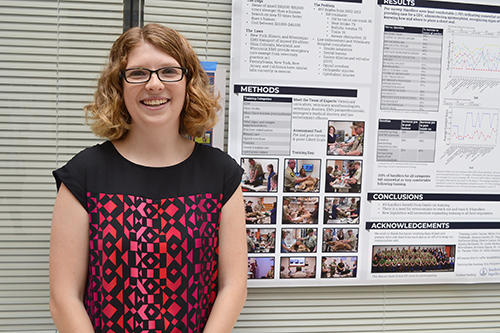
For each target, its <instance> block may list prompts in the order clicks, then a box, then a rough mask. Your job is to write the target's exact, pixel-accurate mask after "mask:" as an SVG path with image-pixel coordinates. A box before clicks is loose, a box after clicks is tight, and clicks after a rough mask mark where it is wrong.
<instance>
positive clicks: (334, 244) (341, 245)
mask: <svg viewBox="0 0 500 333" xmlns="http://www.w3.org/2000/svg"><path fill="white" fill-rule="evenodd" d="M358 234H359V229H358V228H336V229H329V228H327V229H324V230H323V252H357V251H358Z"/></svg>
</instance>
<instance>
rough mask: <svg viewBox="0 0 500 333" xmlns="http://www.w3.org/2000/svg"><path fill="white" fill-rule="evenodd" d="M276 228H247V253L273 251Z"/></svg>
mask: <svg viewBox="0 0 500 333" xmlns="http://www.w3.org/2000/svg"><path fill="white" fill-rule="evenodd" d="M275 243H276V229H261V228H247V251H248V253H274V248H275Z"/></svg>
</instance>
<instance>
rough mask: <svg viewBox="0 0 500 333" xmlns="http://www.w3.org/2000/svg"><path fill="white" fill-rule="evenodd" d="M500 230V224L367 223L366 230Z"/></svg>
mask: <svg viewBox="0 0 500 333" xmlns="http://www.w3.org/2000/svg"><path fill="white" fill-rule="evenodd" d="M375 229H379V230H400V229H410V230H416V229H422V230H436V229H445V230H450V229H500V222H366V230H375Z"/></svg>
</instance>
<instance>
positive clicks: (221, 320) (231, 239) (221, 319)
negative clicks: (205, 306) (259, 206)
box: [203, 187, 248, 333]
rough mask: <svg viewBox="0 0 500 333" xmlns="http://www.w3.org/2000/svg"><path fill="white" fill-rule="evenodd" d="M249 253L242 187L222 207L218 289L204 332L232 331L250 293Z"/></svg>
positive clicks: (222, 332) (220, 332)
mask: <svg viewBox="0 0 500 333" xmlns="http://www.w3.org/2000/svg"><path fill="white" fill-rule="evenodd" d="M247 268H248V255H247V247H246V236H245V213H244V209H243V194H242V192H241V187H239V188H238V189H237V190H236V192H235V193H234V194H233V196H232V197H231V198H230V199H229V201H228V202H226V204H225V205H224V207H222V212H221V218H220V227H219V278H218V280H219V281H218V283H219V292H218V294H217V298H216V299H215V303H214V307H213V308H212V312H211V313H210V317H209V318H208V321H207V325H206V327H205V329H204V331H203V332H204V333H225V332H227V333H230V332H231V331H232V329H233V326H234V324H235V323H236V320H237V319H238V316H239V314H240V312H241V309H242V308H243V305H244V304H245V300H246V296H247Z"/></svg>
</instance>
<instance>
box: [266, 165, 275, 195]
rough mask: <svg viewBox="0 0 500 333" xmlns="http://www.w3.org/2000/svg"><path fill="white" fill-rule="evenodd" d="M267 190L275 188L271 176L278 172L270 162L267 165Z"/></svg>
mask: <svg viewBox="0 0 500 333" xmlns="http://www.w3.org/2000/svg"><path fill="white" fill-rule="evenodd" d="M267 172H268V174H267V192H271V190H275V186H274V188H273V186H272V184H271V178H272V177H273V176H274V175H275V174H276V172H274V165H272V164H268V165H267Z"/></svg>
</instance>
